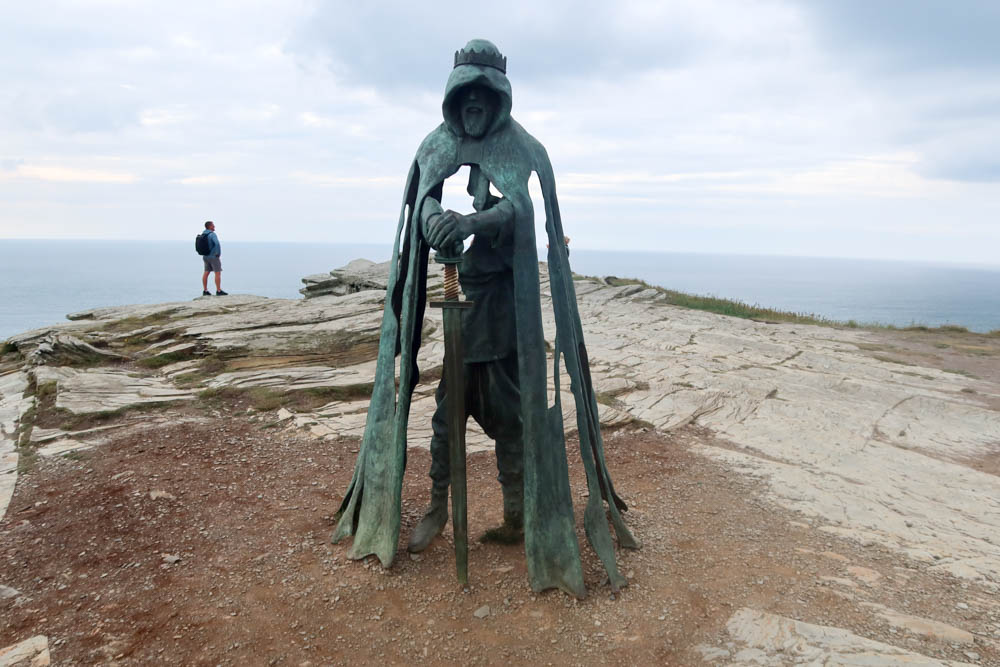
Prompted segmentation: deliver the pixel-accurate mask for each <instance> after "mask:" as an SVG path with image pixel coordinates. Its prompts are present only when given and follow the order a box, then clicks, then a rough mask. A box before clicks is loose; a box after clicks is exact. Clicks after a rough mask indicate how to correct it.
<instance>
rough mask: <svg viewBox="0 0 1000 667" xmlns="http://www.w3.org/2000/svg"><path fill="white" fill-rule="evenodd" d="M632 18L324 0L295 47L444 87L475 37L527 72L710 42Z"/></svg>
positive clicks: (653, 58) (577, 7)
mask: <svg viewBox="0 0 1000 667" xmlns="http://www.w3.org/2000/svg"><path fill="white" fill-rule="evenodd" d="M652 27H653V26H650V25H646V26H643V25H641V24H636V23H633V24H628V23H627V22H626V20H625V17H624V16H623V12H622V10H621V9H620V8H619V7H618V6H617V5H615V4H613V3H607V2H581V3H573V2H566V1H563V2H553V3H529V2H520V3H514V2H510V3H486V2H483V3H470V2H465V1H462V0H447V1H445V2H438V3H433V4H431V5H426V4H420V3H415V2H393V3H364V4H358V3H354V2H348V1H337V2H329V3H323V4H321V5H319V6H318V7H317V8H316V11H315V14H314V15H313V16H311V17H310V18H309V20H308V21H305V22H304V24H303V26H302V27H301V28H300V30H299V31H298V32H297V34H296V35H295V36H294V37H293V38H292V39H291V40H290V41H289V43H288V48H289V50H290V51H292V52H298V53H317V54H321V55H325V56H327V57H329V58H330V59H331V65H332V67H333V68H334V71H335V72H336V73H337V74H338V75H339V76H341V77H343V79H344V80H346V81H349V82H352V83H367V84H371V85H375V86H384V87H388V88H392V89H400V88H403V89H406V88H419V89H424V90H434V91H436V90H438V89H440V88H443V86H444V81H445V79H446V78H447V75H448V71H449V70H450V68H451V66H452V56H453V53H454V52H455V51H456V50H458V49H460V48H461V47H462V46H464V45H465V43H466V42H467V41H468V40H469V39H473V38H485V39H489V40H491V41H493V42H494V43H495V44H497V46H498V47H499V48H500V50H501V51H502V52H504V53H505V54H509V55H508V72H509V73H510V74H511V75H512V76H516V77H518V78H520V79H521V80H525V81H552V80H558V79H566V78H567V77H568V78H573V77H578V76H589V75H600V76H621V75H622V74H625V73H628V72H638V71H642V70H646V69H651V68H659V67H671V66H676V65H678V64H680V63H683V62H686V61H688V60H690V59H691V58H692V57H694V55H695V54H696V52H698V51H699V50H700V49H702V48H703V47H702V46H701V45H700V42H699V39H698V37H699V36H698V35H697V34H695V32H694V31H693V30H692V29H691V26H685V25H683V24H682V23H680V22H666V23H658V24H657V25H656V26H655V28H656V29H655V30H653V29H650V28H652Z"/></svg>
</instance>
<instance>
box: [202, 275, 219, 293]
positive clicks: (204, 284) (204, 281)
mask: <svg viewBox="0 0 1000 667" xmlns="http://www.w3.org/2000/svg"><path fill="white" fill-rule="evenodd" d="M208 274H209V272H208V271H206V272H205V273H203V274H201V291H202V292H207V291H208ZM215 275H216V277H218V275H219V274H218V273H217V274H215Z"/></svg>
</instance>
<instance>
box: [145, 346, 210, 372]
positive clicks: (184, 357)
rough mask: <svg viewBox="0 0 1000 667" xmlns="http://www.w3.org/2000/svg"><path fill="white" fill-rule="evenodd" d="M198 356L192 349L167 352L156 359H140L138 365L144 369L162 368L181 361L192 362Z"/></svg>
mask: <svg viewBox="0 0 1000 667" xmlns="http://www.w3.org/2000/svg"><path fill="white" fill-rule="evenodd" d="M197 356H198V355H197V353H196V352H195V351H194V349H193V348H191V349H187V350H178V351H177V352H165V353H164V354H158V355H156V356H155V357H146V358H145V359H140V360H139V361H137V362H136V363H137V364H138V365H140V366H143V367H144V368H162V367H164V366H168V365H170V364H175V363H178V362H181V361H190V360H191V359H194V358H195V357H197Z"/></svg>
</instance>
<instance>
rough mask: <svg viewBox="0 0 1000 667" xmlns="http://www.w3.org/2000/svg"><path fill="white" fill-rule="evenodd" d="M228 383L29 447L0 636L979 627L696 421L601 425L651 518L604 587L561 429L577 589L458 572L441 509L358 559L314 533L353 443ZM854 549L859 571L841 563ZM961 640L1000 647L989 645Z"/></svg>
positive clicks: (247, 642)
mask: <svg viewBox="0 0 1000 667" xmlns="http://www.w3.org/2000/svg"><path fill="white" fill-rule="evenodd" d="M245 407H246V406H243V405H240V404H234V405H231V406H229V410H227V411H225V412H223V413H222V414H220V415H219V416H217V417H208V418H206V421H204V422H202V423H180V424H174V425H167V426H151V427H150V428H148V429H147V430H145V431H143V432H140V433H138V434H136V433H133V434H131V435H123V436H121V437H119V438H118V439H117V440H114V441H112V442H110V443H109V444H106V445H104V446H102V447H100V448H99V449H95V450H91V451H88V452H84V453H82V454H76V455H71V456H68V457H60V458H55V459H49V460H43V459H38V460H36V461H35V462H34V464H33V467H32V468H31V469H30V470H28V471H27V473H26V474H24V475H23V476H21V477H20V479H19V481H18V486H17V489H16V492H15V495H14V499H13V502H12V504H11V506H10V509H9V511H8V514H7V517H6V518H5V519H4V520H3V521H2V522H0V571H2V572H3V575H2V580H0V583H3V584H6V585H8V586H13V587H14V588H17V589H19V590H20V591H21V592H22V593H23V595H22V596H21V597H19V598H15V599H13V600H6V601H0V646H7V645H9V644H12V643H14V642H17V641H20V640H22V639H26V638H28V637H30V636H33V635H35V634H45V635H48V637H49V641H50V646H51V650H52V658H53V663H54V664H61V665H70V664H73V665H77V664H121V665H148V664H171V665H178V664H183V665H301V666H304V665H327V664H345V663H352V664H377V663H386V664H408V663H420V664H452V663H457V662H461V663H466V664H620V665H635V664H642V663H646V664H658V665H694V664H705V663H704V662H703V661H702V657H701V655H700V654H699V653H698V652H697V651H696V650H695V647H696V646H698V645H699V644H714V645H720V644H724V643H725V642H726V641H727V635H726V633H725V624H726V621H727V620H728V619H729V618H730V616H731V615H732V614H733V613H734V612H735V611H736V610H737V609H739V608H740V607H743V606H750V607H753V608H756V609H762V610H765V611H769V612H773V613H777V614H781V615H784V616H789V617H792V618H797V619H801V620H803V621H808V622H811V623H818V624H824V625H836V626H838V627H844V628H848V629H850V630H852V631H853V632H856V633H858V634H860V635H862V636H865V637H869V638H872V639H876V640H879V641H884V642H887V643H891V644H894V645H898V646H904V647H906V648H909V649H911V650H913V651H916V652H919V653H924V654H927V655H931V656H936V657H942V658H950V659H956V660H964V659H965V658H964V657H963V655H962V650H963V648H962V647H959V646H953V645H951V644H948V643H946V642H940V641H936V640H933V639H927V638H924V637H921V636H918V635H909V634H904V633H903V632H902V631H898V632H897V630H895V629H893V628H891V627H890V626H889V625H888V624H887V623H886V622H885V621H884V620H882V619H881V618H880V617H879V616H877V614H876V613H875V612H874V611H872V610H871V609H870V608H868V607H865V606H863V605H862V604H860V602H861V601H864V600H873V601H878V602H879V603H881V604H884V605H886V606H889V607H892V608H893V609H897V610H901V611H905V612H906V613H908V614H913V615H917V616H925V617H929V618H934V619H936V620H940V621H944V622H948V623H951V624H953V625H957V626H960V627H963V628H966V629H968V630H971V631H973V632H980V633H983V634H989V633H991V629H990V626H989V624H988V619H986V618H980V617H978V616H977V615H976V613H975V612H974V611H971V610H969V609H966V610H962V609H960V608H958V607H956V605H955V603H956V601H961V600H966V599H969V598H970V596H976V595H985V594H984V593H982V592H978V591H976V590H975V589H970V588H969V586H970V584H967V583H962V582H959V581H957V580H954V579H951V578H948V577H946V576H943V575H931V574H928V573H927V572H926V571H924V570H923V569H918V568H917V567H916V566H915V565H913V564H912V563H908V562H906V561H903V560H902V559H901V558H900V557H898V556H896V555H895V554H892V553H890V552H887V551H885V550H883V549H881V548H880V547H877V546H861V545H859V544H856V543H852V542H846V541H841V540H838V539H836V538H833V537H830V536H828V535H826V534H824V533H823V532H822V531H820V530H817V529H816V528H815V527H812V526H811V525H810V520H809V519H808V518H804V517H801V516H796V515H793V514H791V513H789V512H786V511H784V510H781V509H779V508H777V507H776V506H774V505H772V504H770V503H769V502H768V501H767V500H766V499H765V498H764V496H763V489H762V488H761V486H760V484H759V483H758V482H756V481H754V480H751V479H748V478H746V477H743V476H741V475H739V474H737V473H734V472H730V471H728V470H726V469H725V468H723V467H721V466H720V465H718V464H715V463H712V462H710V461H709V460H707V459H705V458H703V457H701V456H698V455H696V454H694V453H692V452H691V451H690V446H691V445H692V444H695V443H701V444H710V443H711V442H712V436H711V434H709V433H708V432H706V431H703V430H701V429H698V428H696V427H687V428H685V429H683V430H680V431H678V432H674V433H671V434H668V435H663V434H658V433H654V432H648V431H645V430H644V429H638V430H620V431H617V432H608V433H606V434H605V438H606V448H607V454H608V464H609V468H610V470H611V473H612V475H613V476H614V479H615V484H616V487H617V488H618V490H619V492H620V493H621V494H622V496H623V497H624V499H625V500H626V502H628V503H629V505H630V506H631V508H630V511H629V512H628V513H627V514H626V521H627V522H628V524H629V525H630V527H631V529H632V531H633V533H634V534H635V535H636V536H638V537H639V538H640V539H641V540H643V542H644V546H643V549H642V550H640V551H637V552H632V551H622V552H620V554H619V563H620V566H621V570H622V572H623V573H625V574H626V575H627V576H628V578H629V579H630V582H631V583H630V585H629V586H628V587H627V588H626V589H624V590H623V591H622V592H621V593H620V594H618V595H612V594H611V592H610V590H609V588H608V587H607V585H606V584H604V583H602V581H603V573H602V570H601V567H600V564H599V562H598V561H597V558H596V556H595V555H594V554H593V552H592V551H591V550H590V548H589V547H588V546H587V545H586V541H585V538H584V537H583V534H582V517H581V516H580V514H581V512H582V510H583V506H584V503H583V502H582V499H583V494H584V493H585V484H584V482H583V472H582V466H581V465H580V464H579V456H578V454H576V453H575V448H576V447H578V445H577V443H576V442H572V441H571V442H569V443H568V447H569V451H570V454H571V455H570V471H571V475H572V483H573V489H574V501H575V504H576V510H577V514H578V520H577V525H578V526H580V530H579V532H580V535H579V539H580V542H581V551H582V553H583V557H584V568H585V573H586V583H587V587H588V589H589V591H590V596H589V598H588V599H586V600H583V601H578V600H575V599H573V598H570V597H568V596H567V595H565V594H563V593H561V592H559V591H548V592H545V593H542V594H540V595H536V594H534V593H532V591H531V589H530V587H529V586H528V579H527V574H526V570H525V563H524V554H523V547H521V546H498V545H480V544H479V543H476V542H474V543H473V544H472V545H471V551H470V579H471V583H472V585H471V586H470V589H469V590H468V591H467V592H466V591H463V590H462V589H461V588H460V587H459V586H458V585H457V584H456V581H455V575H454V559H453V553H452V549H451V545H450V543H449V541H448V538H447V535H448V534H449V532H450V524H449V526H448V528H446V531H445V535H444V536H442V537H439V538H438V539H437V540H436V541H435V543H434V544H433V545H432V546H431V547H430V548H429V549H428V550H427V552H425V553H424V554H421V555H419V556H414V557H411V556H410V555H409V554H407V553H406V551H405V550H404V549H403V548H402V544H401V549H400V551H399V553H398V554H397V557H396V560H395V562H394V564H393V566H392V567H391V568H390V569H388V570H383V568H382V567H381V566H380V565H379V564H378V562H377V561H375V560H374V559H368V560H366V561H351V560H348V559H347V558H346V551H347V547H346V545H345V544H338V545H333V544H330V542H329V536H330V533H331V530H332V527H333V517H332V515H333V513H334V512H335V511H336V509H337V507H338V504H339V501H340V498H341V494H342V493H343V491H344V490H345V489H346V487H347V484H348V482H349V480H350V476H351V472H352V470H353V465H354V460H355V457H356V454H357V448H358V443H357V442H355V441H344V440H342V441H337V442H329V441H321V440H316V439H313V438H311V437H309V436H307V435H305V434H304V433H302V432H300V431H295V430H292V429H286V428H282V427H280V426H279V427H275V426H274V422H273V416H270V415H252V414H247V413H246V412H245ZM720 444H722V445H725V443H720ZM428 467H429V455H428V453H427V452H425V451H423V450H411V452H410V456H409V467H408V470H407V473H406V478H405V482H404V489H403V498H404V501H403V502H404V504H403V531H402V533H403V534H402V538H401V540H403V541H405V539H406V536H407V534H408V533H409V530H410V529H411V528H412V527H413V526H414V525H415V524H416V522H417V521H418V520H419V518H420V516H421V514H422V510H423V508H424V506H425V504H426V503H427V501H428V497H429V482H428V479H427V477H426V471H427V470H428ZM468 474H469V504H470V517H469V523H470V525H469V530H470V535H472V536H477V535H479V534H481V533H482V532H483V531H484V530H485V529H487V528H489V527H491V526H493V525H496V524H497V523H499V521H500V518H501V498H500V489H499V486H498V484H497V483H496V481H495V475H496V471H495V463H494V458H493V456H492V455H491V454H488V453H487V454H476V455H473V456H471V457H470V462H469V473H468ZM847 567H860V568H867V569H868V570H871V571H874V572H875V573H876V575H872V576H870V577H869V578H870V579H871V580H872V583H866V584H851V582H850V581H846V580H845V568H847ZM861 571H862V570H857V572H861ZM877 575H881V577H878V576H877ZM824 577H828V578H829V579H824ZM845 582H846V583H845ZM484 606H485V607H488V608H489V613H488V615H486V616H485V617H483V618H480V617H479V616H477V615H476V614H475V613H474V612H476V611H477V610H481V609H482V607H484ZM481 613H482V611H480V614H481ZM965 650H968V648H967V647H965ZM976 650H977V651H979V653H980V654H981V656H982V658H981V664H994V665H996V664H1000V655H998V654H997V653H996V652H995V651H993V649H992V648H990V647H989V646H982V647H977V648H976Z"/></svg>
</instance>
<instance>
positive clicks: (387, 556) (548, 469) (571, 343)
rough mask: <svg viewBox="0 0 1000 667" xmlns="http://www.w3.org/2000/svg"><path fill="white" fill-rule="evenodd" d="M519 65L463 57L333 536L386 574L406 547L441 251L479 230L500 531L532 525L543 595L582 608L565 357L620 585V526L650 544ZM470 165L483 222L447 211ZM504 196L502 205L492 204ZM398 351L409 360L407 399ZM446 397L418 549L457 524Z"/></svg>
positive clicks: (425, 160)
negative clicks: (436, 256) (435, 264)
mask: <svg viewBox="0 0 1000 667" xmlns="http://www.w3.org/2000/svg"><path fill="white" fill-rule="evenodd" d="M506 64H507V62H506V58H504V57H502V56H501V55H500V52H499V51H498V50H497V48H496V46H494V45H493V44H492V43H490V42H488V41H486V40H472V41H470V42H469V43H468V44H467V45H466V46H465V48H464V49H462V50H461V51H459V52H457V53H456V54H455V67H454V69H453V70H452V72H451V76H450V77H449V78H448V84H447V87H446V89H445V98H444V103H443V104H442V111H443V114H444V122H443V123H442V124H441V125H439V126H438V127H437V128H436V129H435V130H434V131H433V132H431V133H430V134H429V135H428V136H427V138H425V139H424V141H423V142H422V143H421V145H420V148H419V149H418V150H417V155H416V158H415V159H414V161H413V164H412V166H411V167H410V173H409V176H408V178H407V183H406V188H405V190H404V201H403V206H402V209H401V211H400V217H399V225H398V227H397V229H396V238H395V242H394V246H393V259H392V262H391V268H390V272H389V282H388V289H387V294H386V304H385V311H384V315H383V318H382V328H381V339H380V343H379V354H378V361H377V364H376V372H375V382H374V386H373V391H372V400H371V404H370V406H369V411H368V421H367V424H366V425H365V432H364V436H363V439H362V444H361V449H360V452H359V454H358V460H357V464H356V465H355V469H354V476H353V478H352V480H351V484H350V486H349V488H348V490H347V493H346V495H345V497H344V500H343V503H342V504H341V506H340V510H339V513H338V523H337V527H336V528H335V530H334V533H333V541H334V542H337V541H339V540H340V539H342V538H344V537H346V536H348V535H352V536H353V537H354V541H353V544H352V546H351V549H350V551H349V555H350V557H351V558H364V557H365V556H367V555H369V554H375V555H376V556H378V558H379V560H380V561H381V562H382V565H383V566H385V567H388V566H389V565H390V564H391V563H392V559H393V557H394V555H395V553H396V545H397V542H398V540H399V529H400V505H401V492H402V484H403V470H404V468H405V466H406V425H407V419H408V417H409V408H410V399H411V397H412V393H413V388H414V386H415V385H416V384H417V381H418V372H419V371H418V368H417V365H416V359H417V350H418V348H419V346H420V342H421V340H420V334H421V329H422V326H421V325H422V322H423V315H424V306H425V303H426V283H427V259H428V251H429V248H430V247H433V248H435V249H436V250H438V251H439V252H445V253H457V252H460V251H461V243H462V241H464V240H465V239H466V238H467V237H469V236H470V235H471V236H474V239H473V241H472V245H471V246H470V248H469V250H468V251H466V252H465V253H464V255H463V260H462V263H461V264H460V265H459V275H460V280H461V284H462V288H463V290H464V291H465V294H466V296H467V297H468V298H469V300H471V301H474V303H475V305H474V306H473V307H472V308H471V309H469V310H468V311H465V312H464V313H463V320H462V337H463V340H464V341H465V358H464V361H465V378H466V385H467V389H466V410H467V412H468V413H469V414H471V415H472V416H473V417H475V418H476V420H477V421H478V422H479V423H480V424H481V425H482V426H483V429H484V431H486V433H487V434H488V435H489V436H490V437H492V438H493V439H495V440H496V441H497V463H498V468H499V470H500V477H499V479H500V482H501V485H502V487H503V491H504V526H503V527H502V528H501V529H500V530H499V531H498V532H499V534H500V535H501V536H503V537H507V538H510V537H512V536H518V537H519V535H520V532H521V530H522V524H523V534H524V543H525V553H526V557H527V566H528V574H529V577H530V579H531V587H532V589H533V590H535V591H542V590H545V589H548V588H561V589H562V590H564V591H566V592H568V593H570V594H573V595H576V596H577V597H584V596H585V595H586V588H585V587H584V582H583V571H582V567H581V563H580V549H579V544H578V543H577V539H576V534H575V532H574V517H573V505H572V499H571V494H570V487H569V475H568V465H567V460H566V444H565V438H564V427H563V418H562V403H561V394H560V387H559V373H558V372H557V371H558V369H559V365H560V362H563V361H564V363H565V367H566V371H567V374H568V375H569V377H570V391H571V393H572V394H573V399H574V401H575V404H576V414H577V429H578V431H579V439H580V453H581V457H582V460H583V464H584V469H585V471H586V475H587V486H588V490H589V498H588V501H587V507H586V510H585V513H584V526H585V529H586V533H587V538H588V541H589V542H590V544H591V546H592V547H593V548H594V550H595V551H596V552H597V555H598V557H599V558H600V560H601V561H602V563H603V565H604V567H605V570H606V571H607V573H608V580H609V582H610V585H611V587H612V589H613V590H618V588H619V587H621V586H623V585H625V584H626V580H625V578H624V577H623V576H622V575H621V574H620V573H619V571H618V568H617V565H616V563H615V553H614V544H613V541H612V538H611V531H610V529H609V526H608V519H609V518H610V521H611V523H612V524H613V525H614V528H615V533H616V536H617V538H618V543H619V544H620V545H621V546H623V547H628V548H638V547H639V544H638V542H637V540H636V539H635V538H633V537H632V535H631V534H630V533H629V531H628V529H627V528H626V527H625V524H624V522H623V520H622V517H621V512H622V511H625V510H626V509H627V508H626V506H625V503H624V502H622V501H621V499H620V498H619V497H618V496H617V495H616V494H615V490H614V486H613V485H612V482H611V477H610V475H609V474H608V471H607V467H606V465H605V462H604V447H603V442H602V440H601V433H600V423H599V420H598V411H597V401H596V399H595V396H594V391H593V386H592V383H591V379H590V368H589V364H588V360H587V351H586V348H585V347H584V344H583V330H582V328H581V325H580V316H579V312H578V311H577V305H576V293H575V290H574V287H573V280H572V273H571V272H570V269H569V263H568V258H567V249H566V246H565V244H564V242H563V238H564V236H563V229H562V222H561V220H560V217H559V206H558V203H557V201H556V192H555V182H554V179H553V175H552V166H551V164H550V163H549V159H548V155H547V154H546V152H545V149H544V148H543V147H542V145H541V144H540V143H538V141H537V140H535V138H534V137H532V136H531V135H529V134H528V133H527V132H526V131H525V130H524V128H522V127H521V126H520V125H519V124H518V123H517V122H516V121H514V119H513V118H511V117H510V109H511V101H512V98H511V89H510V82H509V81H508V80H507V77H506ZM464 165H469V166H470V174H469V187H468V191H469V194H470V195H472V197H473V208H475V210H476V212H475V213H473V214H470V215H461V214H459V213H455V212H454V211H443V210H442V207H441V204H440V200H441V192H442V187H443V184H444V181H445V179H447V178H448V177H450V176H452V175H453V174H455V173H456V172H457V171H458V170H459V168H460V167H462V166H464ZM533 172H534V173H535V174H537V176H538V180H539V184H540V186H541V190H542V195H543V198H544V201H545V229H546V234H547V236H548V245H549V251H548V266H549V281H550V287H551V292H552V304H553V308H554V311H555V320H556V344H555V350H554V354H553V360H552V372H553V373H554V378H555V393H554V396H553V400H552V405H551V407H549V397H548V396H547V390H546V380H547V375H546V374H547V372H548V365H547V363H546V349H545V340H544V337H543V333H542V312H541V299H540V290H539V276H538V256H537V251H536V239H535V215H534V210H533V206H532V202H531V198H530V196H529V193H528V180H529V178H530V176H531V174H532V173H533ZM491 185H492V186H493V188H494V189H495V190H496V191H497V192H499V193H500V197H497V196H494V195H492V194H490V186H491ZM396 355H399V357H400V361H399V384H398V390H397V385H396V378H395V372H396V363H395V357H396ZM446 391H447V390H446V388H445V387H444V384H443V382H442V384H441V385H440V386H439V387H438V392H437V399H438V411H437V412H436V413H435V419H434V422H433V426H434V437H433V439H432V441H431V453H432V459H433V463H432V466H431V478H432V480H433V484H434V485H433V489H432V495H431V499H432V500H431V507H430V509H429V510H428V512H427V514H426V515H425V517H424V519H423V520H422V521H421V523H420V524H419V525H418V526H417V528H416V529H415V530H414V534H413V535H412V536H411V540H410V545H409V548H410V550H411V551H417V550H420V549H422V548H424V547H426V545H427V543H429V541H430V540H431V539H433V537H434V536H435V535H436V534H437V533H439V532H440V530H441V528H442V527H443V526H444V523H445V521H446V520H447V504H446V498H447V488H448V481H449V472H448V452H447V424H446V422H445V420H444V412H443V410H444V399H445V395H446ZM605 503H606V505H605Z"/></svg>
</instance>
